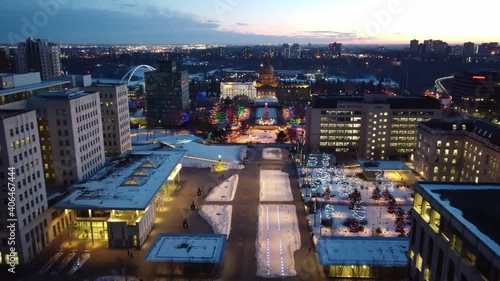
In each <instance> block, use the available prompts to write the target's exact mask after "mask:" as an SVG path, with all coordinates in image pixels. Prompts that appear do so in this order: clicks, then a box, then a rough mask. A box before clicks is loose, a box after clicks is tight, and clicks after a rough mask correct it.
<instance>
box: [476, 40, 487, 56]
mask: <svg viewBox="0 0 500 281" xmlns="http://www.w3.org/2000/svg"><path fill="white" fill-rule="evenodd" d="M477 53H478V54H480V55H487V54H489V43H482V44H481V45H478V46H477Z"/></svg>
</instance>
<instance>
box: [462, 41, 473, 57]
mask: <svg viewBox="0 0 500 281" xmlns="http://www.w3.org/2000/svg"><path fill="white" fill-rule="evenodd" d="M475 51H476V48H475V44H474V43H472V42H466V43H464V52H463V54H464V56H472V55H474V54H475Z"/></svg>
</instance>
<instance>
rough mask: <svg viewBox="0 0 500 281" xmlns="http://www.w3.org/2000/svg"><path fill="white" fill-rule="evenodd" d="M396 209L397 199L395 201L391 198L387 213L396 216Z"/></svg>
mask: <svg viewBox="0 0 500 281" xmlns="http://www.w3.org/2000/svg"><path fill="white" fill-rule="evenodd" d="M395 208H396V199H394V197H392V196H391V198H390V199H389V203H388V204H387V212H388V213H389V214H394V212H395Z"/></svg>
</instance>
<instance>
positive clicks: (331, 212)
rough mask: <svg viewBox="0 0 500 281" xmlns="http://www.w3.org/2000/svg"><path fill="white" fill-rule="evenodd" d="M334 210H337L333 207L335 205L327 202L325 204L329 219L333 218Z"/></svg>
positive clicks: (326, 214)
mask: <svg viewBox="0 0 500 281" xmlns="http://www.w3.org/2000/svg"><path fill="white" fill-rule="evenodd" d="M333 211H335V209H334V208H333V205H331V204H326V206H325V217H326V218H327V219H331V218H332V217H333Z"/></svg>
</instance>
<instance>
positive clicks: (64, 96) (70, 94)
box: [38, 89, 92, 100]
mask: <svg viewBox="0 0 500 281" xmlns="http://www.w3.org/2000/svg"><path fill="white" fill-rule="evenodd" d="M89 94H92V92H87V91H83V90H80V89H70V90H58V91H51V92H46V93H41V94H39V95H38V97H40V98H45V99H57V100H70V99H75V98H79V97H83V96H86V95H89Z"/></svg>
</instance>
